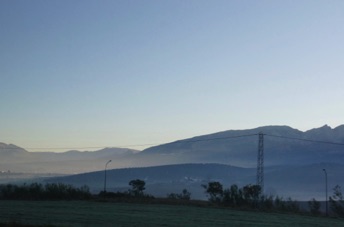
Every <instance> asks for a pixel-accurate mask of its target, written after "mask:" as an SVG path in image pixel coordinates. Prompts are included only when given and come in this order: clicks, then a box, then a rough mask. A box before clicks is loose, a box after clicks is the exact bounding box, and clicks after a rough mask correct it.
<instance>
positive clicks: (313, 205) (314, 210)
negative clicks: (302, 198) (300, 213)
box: [308, 198, 320, 215]
mask: <svg viewBox="0 0 344 227" xmlns="http://www.w3.org/2000/svg"><path fill="white" fill-rule="evenodd" d="M308 206H309V210H310V212H311V214H313V215H319V214H320V211H319V210H320V202H318V201H316V200H315V199H314V198H313V199H312V200H310V201H309V202H308Z"/></svg>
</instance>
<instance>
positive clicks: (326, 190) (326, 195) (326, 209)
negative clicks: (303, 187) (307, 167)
mask: <svg viewBox="0 0 344 227" xmlns="http://www.w3.org/2000/svg"><path fill="white" fill-rule="evenodd" d="M323 171H324V173H325V185H326V200H325V202H326V216H328V204H327V172H326V169H323Z"/></svg>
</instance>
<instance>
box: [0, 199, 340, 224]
mask: <svg viewBox="0 0 344 227" xmlns="http://www.w3.org/2000/svg"><path fill="white" fill-rule="evenodd" d="M0 223H2V226H3V225H4V224H9V223H19V224H22V225H33V226H37V225H38V226H49V225H51V226H147V227H148V226H344V220H342V219H334V218H325V217H311V216H305V215H292V214H278V213H264V212H252V211H236V210H230V209H220V208H211V207H196V206H183V205H178V206H177V205H162V204H159V205H156V204H133V203H110V202H95V201H0ZM0 226H1V225H0Z"/></svg>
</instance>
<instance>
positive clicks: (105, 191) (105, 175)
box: [104, 160, 111, 193]
mask: <svg viewBox="0 0 344 227" xmlns="http://www.w3.org/2000/svg"><path fill="white" fill-rule="evenodd" d="M110 162H111V160H109V161H107V163H106V164H105V170H104V193H105V192H106V167H107V165H108V164H109V163H110Z"/></svg>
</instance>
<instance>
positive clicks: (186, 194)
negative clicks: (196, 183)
mask: <svg viewBox="0 0 344 227" xmlns="http://www.w3.org/2000/svg"><path fill="white" fill-rule="evenodd" d="M167 198H169V199H181V200H190V199H191V193H190V192H189V191H188V190H186V189H183V191H182V193H180V194H176V193H170V194H168V195H167Z"/></svg>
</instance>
